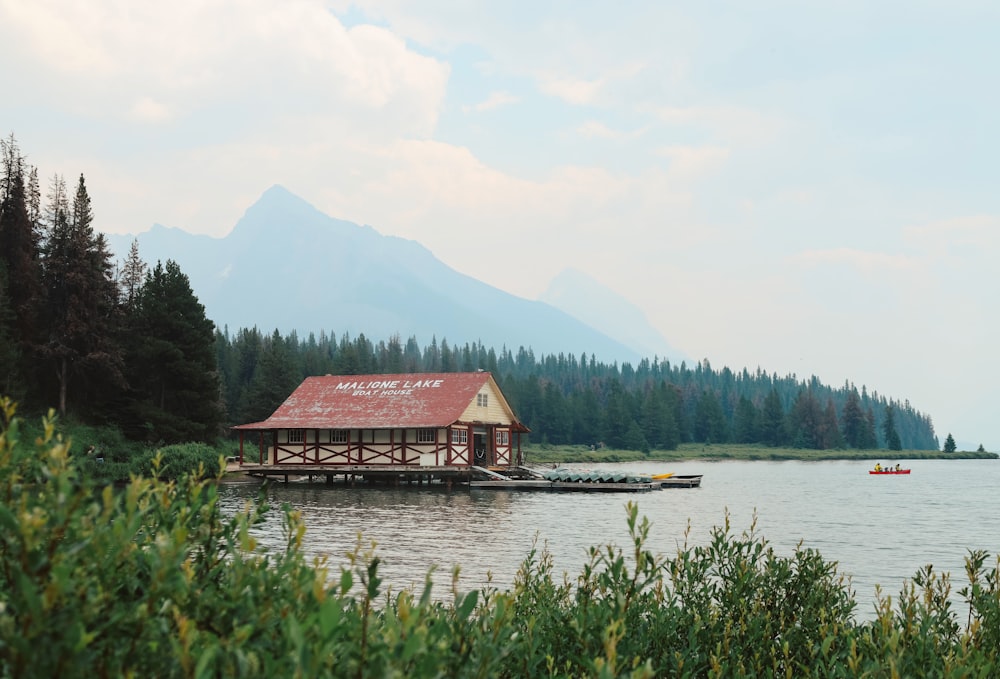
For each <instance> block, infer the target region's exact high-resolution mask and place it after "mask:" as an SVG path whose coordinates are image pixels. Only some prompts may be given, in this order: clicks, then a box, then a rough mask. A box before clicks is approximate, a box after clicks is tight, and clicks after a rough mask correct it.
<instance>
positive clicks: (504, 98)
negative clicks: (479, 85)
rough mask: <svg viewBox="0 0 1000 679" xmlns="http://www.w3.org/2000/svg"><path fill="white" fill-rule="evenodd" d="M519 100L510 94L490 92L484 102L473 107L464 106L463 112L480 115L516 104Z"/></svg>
mask: <svg viewBox="0 0 1000 679" xmlns="http://www.w3.org/2000/svg"><path fill="white" fill-rule="evenodd" d="M520 100H521V98H520V97H517V96H514V95H513V94H511V93H510V92H491V93H490V96H488V97H487V98H486V99H485V100H484V101H481V102H479V103H478V104H476V105H475V106H466V107H464V108H463V110H464V111H465V112H467V113H468V112H471V111H475V112H476V113H482V112H484V111H492V110H493V109H496V108H500V107H502V106H509V105H510V104H516V103H517V102H519V101H520Z"/></svg>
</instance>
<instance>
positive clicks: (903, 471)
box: [868, 469, 910, 475]
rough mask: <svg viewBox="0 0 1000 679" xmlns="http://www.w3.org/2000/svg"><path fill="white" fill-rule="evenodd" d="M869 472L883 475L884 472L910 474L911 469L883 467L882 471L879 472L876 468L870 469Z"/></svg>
mask: <svg viewBox="0 0 1000 679" xmlns="http://www.w3.org/2000/svg"><path fill="white" fill-rule="evenodd" d="M868 473H869V474H876V475H882V474H909V473H910V470H909V469H899V470H896V469H883V470H882V471H880V472H877V471H875V470H874V469H869V470H868Z"/></svg>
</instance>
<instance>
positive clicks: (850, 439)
mask: <svg viewBox="0 0 1000 679" xmlns="http://www.w3.org/2000/svg"><path fill="white" fill-rule="evenodd" d="M841 421H842V422H843V434H844V440H845V441H846V442H847V445H849V446H850V447H851V448H856V449H861V448H864V440H865V414H864V412H863V411H862V410H861V399H860V398H859V397H858V390H857V389H853V388H852V389H851V390H850V391H848V392H847V401H846V402H845V403H844V413H843V415H842V417H841Z"/></svg>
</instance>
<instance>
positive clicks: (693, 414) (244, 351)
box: [0, 135, 939, 451]
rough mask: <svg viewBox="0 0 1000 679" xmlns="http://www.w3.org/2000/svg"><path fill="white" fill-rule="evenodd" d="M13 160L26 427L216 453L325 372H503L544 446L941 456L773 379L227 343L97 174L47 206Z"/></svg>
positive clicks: (393, 350) (16, 156)
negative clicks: (128, 227)
mask: <svg viewBox="0 0 1000 679" xmlns="http://www.w3.org/2000/svg"><path fill="white" fill-rule="evenodd" d="M0 148H2V158H0V162H2V166H0V394H7V395H10V396H12V397H13V398H15V399H16V400H17V401H19V402H20V403H21V404H22V408H21V409H22V411H23V412H44V411H45V410H46V409H48V408H49V407H54V408H56V409H57V410H58V412H59V413H60V414H61V415H64V416H66V415H69V416H72V417H75V418H78V419H79V420H81V421H84V422H88V423H91V424H96V425H103V426H111V427H115V428H117V429H119V430H120V431H121V432H122V433H123V434H124V435H125V436H126V437H128V438H130V439H132V440H136V441H143V442H147V443H179V442H188V441H206V442H212V441H217V440H218V439H219V438H220V437H224V436H225V435H226V432H227V430H228V427H229V426H231V425H234V424H240V423H247V422H255V421H259V420H262V419H265V418H266V417H267V416H269V415H270V414H271V413H272V412H273V411H274V409H275V408H276V407H277V406H278V405H280V403H281V402H282V401H283V400H284V399H285V398H286V397H287V396H288V395H289V394H290V393H291V392H292V390H293V389H294V388H295V387H296V386H298V384H299V383H300V382H301V381H302V379H303V378H304V377H306V376H309V375H324V374H379V373H381V374H389V373H417V372H456V371H472V370H487V371H489V372H490V373H492V374H493V376H494V377H495V378H496V380H497V382H498V384H499V385H500V388H501V389H502V390H503V392H504V395H505V396H506V397H507V399H508V401H509V402H510V405H511V407H512V408H513V410H514V412H515V413H516V415H517V416H518V417H519V418H520V419H521V420H522V421H523V422H524V424H526V425H527V426H528V427H529V428H530V429H531V432H532V433H531V434H530V440H531V441H532V442H537V443H550V444H583V445H588V446H594V447H603V446H606V447H610V448H619V449H631V450H643V451H649V450H653V449H666V450H670V449H674V448H676V447H677V446H678V445H679V444H680V443H684V442H698V443H729V442H732V443H759V444H763V445H768V446H790V447H797V448H808V449H818V450H823V449H837V448H854V449H874V448H888V449H891V450H901V449H913V450H937V449H938V447H939V446H938V440H937V437H936V435H935V433H934V427H933V424H932V423H931V419H930V417H929V416H928V415H925V414H923V413H921V412H919V411H917V410H915V409H914V408H913V407H911V405H910V404H909V402H908V401H898V400H895V399H891V398H886V397H885V396H882V395H880V394H878V393H877V392H869V391H868V390H867V388H866V387H864V386H862V387H861V388H860V389H859V388H857V387H856V386H855V385H853V384H850V383H845V384H844V385H842V386H840V387H836V388H835V387H831V386H828V385H824V384H822V383H821V382H820V381H819V379H818V378H816V377H810V378H808V379H801V378H799V377H797V376H796V375H794V374H792V375H786V376H783V377H782V376H778V375H777V374H770V373H767V372H765V371H764V370H762V369H761V368H757V369H756V370H754V371H750V370H747V369H743V370H741V371H739V372H734V371H732V370H730V369H729V368H722V369H714V368H713V367H712V366H711V365H710V363H709V361H708V360H703V361H701V362H698V363H695V364H693V365H690V366H689V365H687V364H686V363H681V364H680V365H674V364H671V363H670V362H669V361H666V360H661V359H658V358H656V357H653V358H649V359H644V360H642V361H640V362H639V363H638V364H637V365H634V366H633V365H631V364H630V363H621V364H619V363H610V364H609V363H604V362H601V361H599V360H598V359H597V358H596V357H595V356H594V355H589V356H588V355H586V354H583V355H580V356H574V355H565V354H558V355H544V356H535V354H534V352H533V351H532V350H531V348H530V347H518V348H517V349H516V350H515V349H513V348H510V347H490V346H488V345H487V344H485V343H483V342H482V341H479V342H476V343H472V344H469V343H465V344H463V345H461V346H458V345H455V346H452V345H450V344H449V343H448V341H447V339H445V338H442V339H441V340H440V341H438V339H437V338H436V337H435V338H432V340H431V342H430V344H428V345H425V346H421V345H420V344H419V343H418V341H417V339H416V338H414V337H410V338H408V339H407V340H405V341H404V340H403V339H402V338H401V336H398V335H397V336H394V337H390V338H386V339H380V340H371V339H369V338H367V337H365V335H364V334H359V335H357V336H355V337H352V336H351V335H350V334H348V333H346V332H345V333H342V334H341V335H340V336H339V337H338V336H337V334H336V333H335V332H329V333H327V332H326V331H319V334H318V335H317V334H316V333H309V334H308V335H307V336H305V337H304V338H302V337H299V335H298V333H295V332H292V333H289V334H286V335H282V334H281V333H279V332H278V331H277V330H275V331H273V332H270V333H268V332H266V331H264V332H262V331H260V330H259V329H258V328H256V327H254V328H241V329H238V330H236V331H235V332H230V330H229V329H228V328H222V329H217V328H215V326H214V324H213V323H212V321H211V320H210V319H208V318H207V316H206V313H205V309H204V306H203V305H202V304H201V303H200V302H199V301H198V298H197V296H196V294H195V291H194V290H192V288H191V284H190V281H189V279H188V277H187V276H186V275H185V274H184V273H183V272H182V271H181V269H180V266H179V265H178V263H177V262H174V261H167V262H165V263H164V262H157V263H156V264H154V265H150V264H147V263H146V262H144V261H143V260H142V258H141V255H140V253H139V250H138V245H137V244H136V243H133V245H132V248H131V250H130V252H129V253H128V254H127V255H126V256H125V257H124V258H123V259H122V260H121V261H119V262H114V261H113V257H112V254H111V253H110V252H109V249H108V245H107V242H106V240H105V238H104V235H103V234H102V233H100V232H99V231H95V229H94V220H95V217H94V212H93V209H92V205H91V199H90V196H89V193H88V191H87V186H86V181H85V178H84V176H83V175H82V174H81V175H80V177H79V179H78V181H77V182H76V184H75V186H73V187H72V188H70V187H69V185H68V184H67V182H66V181H65V179H64V178H63V177H62V176H60V175H58V174H56V175H53V176H52V177H51V178H50V180H49V182H48V190H47V192H46V195H45V198H44V200H43V198H42V191H41V187H40V181H39V176H38V170H37V168H34V167H32V166H30V164H29V163H28V162H27V159H26V157H25V156H24V155H23V154H22V153H21V151H20V149H19V147H18V144H17V142H16V140H15V139H14V137H13V135H11V136H10V137H8V138H6V139H2V140H0ZM263 322H264V320H263V319H262V323H263Z"/></svg>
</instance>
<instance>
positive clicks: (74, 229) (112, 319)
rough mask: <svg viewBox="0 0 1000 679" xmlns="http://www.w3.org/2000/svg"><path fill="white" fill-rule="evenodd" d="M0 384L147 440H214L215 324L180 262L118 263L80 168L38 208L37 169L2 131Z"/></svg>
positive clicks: (39, 406)
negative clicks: (97, 220)
mask: <svg viewBox="0 0 1000 679" xmlns="http://www.w3.org/2000/svg"><path fill="white" fill-rule="evenodd" d="M0 151H2V153H0V158H2V165H0V389H2V390H3V392H4V393H6V394H10V395H13V396H14V397H16V398H18V400H20V401H22V403H23V404H24V406H25V407H26V408H28V409H31V408H34V409H36V410H40V411H44V410H45V409H47V408H48V407H50V406H55V407H57V408H58V409H59V411H60V413H61V414H63V415H71V416H74V417H78V418H80V419H82V420H84V421H87V422H92V423H98V424H111V425H116V426H118V427H120V428H121V429H123V430H124V431H126V432H127V433H128V434H129V435H131V436H133V437H139V438H144V439H147V440H149V441H151V442H158V441H164V442H171V443H173V442H181V441H207V440H214V439H215V438H217V437H218V435H219V434H220V431H221V430H220V429H219V424H220V422H221V419H222V412H221V407H220V406H221V399H220V398H219V381H218V375H217V370H216V361H215V354H214V351H215V338H214V326H213V324H212V322H211V321H209V320H208V319H207V317H206V316H205V310H204V307H202V306H201V304H199V303H198V301H197V298H196V297H195V296H194V293H193V291H192V290H191V288H190V284H189V283H188V280H187V277H186V276H185V275H184V274H183V273H182V272H181V271H180V269H179V267H178V266H177V264H176V263H175V262H169V261H168V262H167V263H166V265H165V266H163V265H161V264H157V266H156V267H155V268H154V269H153V270H152V271H148V270H147V269H148V267H146V265H145V263H144V262H142V260H141V259H140V257H139V254H138V248H137V247H136V246H135V245H134V244H133V248H132V251H131V252H130V253H129V256H128V257H127V258H126V260H125V262H124V263H123V264H122V265H121V267H120V270H116V268H115V267H114V265H113V263H112V258H111V254H110V252H109V249H108V245H107V242H106V240H105V238H104V235H103V234H102V233H100V232H98V231H96V230H95V228H94V223H95V213H94V209H93V205H92V202H91V198H90V194H89V192H88V190H87V184H86V179H85V177H84V176H83V175H80V178H79V180H78V182H77V183H76V187H75V190H74V191H73V193H72V195H70V192H69V190H68V189H67V186H66V183H65V181H64V180H63V179H62V177H61V176H60V175H58V174H57V175H55V176H54V177H53V179H52V182H51V186H50V190H49V194H48V197H47V202H46V205H45V209H44V210H42V209H41V204H40V192H39V189H38V180H37V177H38V172H37V169H36V168H31V167H29V165H28V163H27V161H26V160H25V157H24V156H23V155H22V154H21V151H20V149H19V147H18V145H17V143H16V141H15V140H14V138H13V136H11V137H9V138H8V139H4V140H0Z"/></svg>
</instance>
